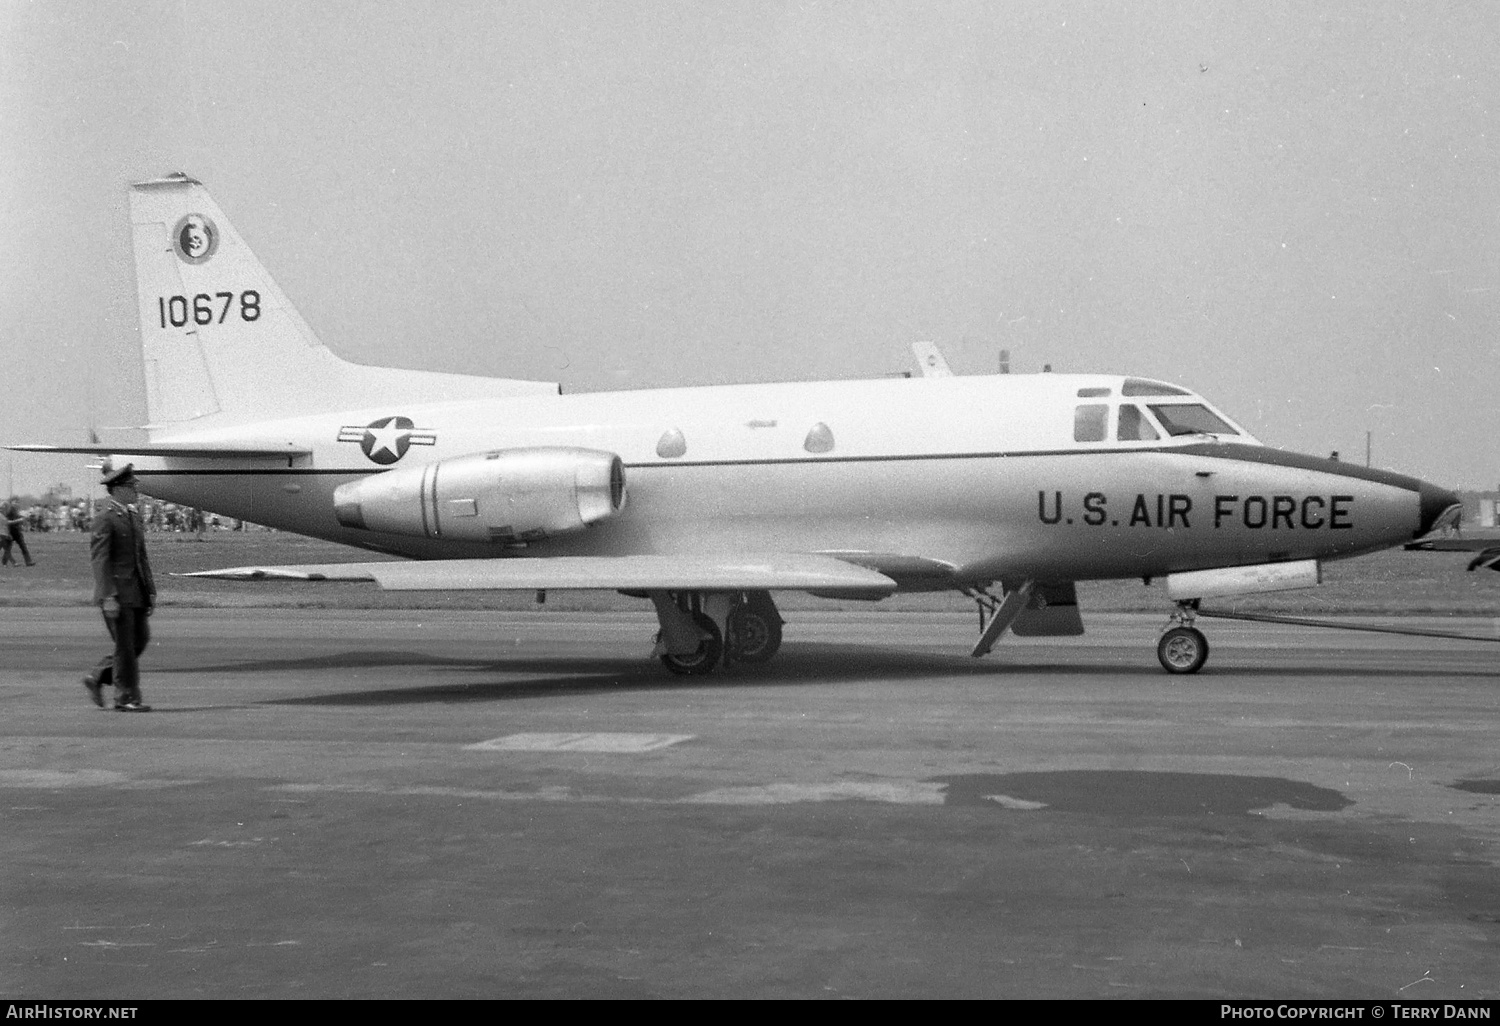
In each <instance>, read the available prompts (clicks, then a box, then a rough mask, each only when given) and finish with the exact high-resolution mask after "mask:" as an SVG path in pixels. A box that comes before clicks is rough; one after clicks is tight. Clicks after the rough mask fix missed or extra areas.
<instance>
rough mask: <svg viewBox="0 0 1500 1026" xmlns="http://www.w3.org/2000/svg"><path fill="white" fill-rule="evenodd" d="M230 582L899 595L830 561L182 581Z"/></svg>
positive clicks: (470, 567)
mask: <svg viewBox="0 0 1500 1026" xmlns="http://www.w3.org/2000/svg"><path fill="white" fill-rule="evenodd" d="M178 576H182V577H205V578H214V579H218V580H230V581H374V582H375V583H376V584H378V585H380V587H381V588H382V589H384V590H386V591H532V590H539V589H557V590H571V589H577V590H590V589H599V590H607V591H620V590H625V591H635V590H640V591H657V590H662V591H757V590H770V589H782V590H799V591H805V590H813V589H823V588H858V589H863V590H870V591H874V590H880V591H886V592H892V591H895V590H896V582H895V581H893V580H891V579H890V578H889V577H886V576H885V575H884V574H880V573H876V572H875V571H874V570H868V569H866V568H864V567H860V566H853V565H851V564H849V563H845V562H843V561H842V560H839V559H834V558H833V557H831V556H817V555H805V554H799V553H773V554H766V555H746V556H717V557H704V556H665V555H640V556H557V557H553V558H550V559H534V558H505V559H435V560H421V561H405V560H403V561H392V562H378V563H319V564H305V565H294V566H242V567H230V568H228V569H225V570H203V571H199V572H197V573H189V574H181V575H178Z"/></svg>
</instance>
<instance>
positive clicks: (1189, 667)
mask: <svg viewBox="0 0 1500 1026" xmlns="http://www.w3.org/2000/svg"><path fill="white" fill-rule="evenodd" d="M1197 613H1198V600H1197V599H1182V600H1181V601H1179V602H1178V603H1177V611H1176V612H1175V613H1173V614H1172V615H1171V617H1170V618H1169V619H1168V620H1167V625H1166V626H1165V627H1163V628H1162V635H1161V640H1160V641H1158V642H1157V643H1156V658H1157V659H1158V660H1160V661H1161V665H1162V669H1164V670H1166V671H1167V672H1168V673H1197V672H1198V671H1199V670H1201V669H1203V664H1204V663H1206V662H1208V639H1207V638H1206V637H1204V636H1203V632H1202V631H1200V630H1199V629H1198V628H1196V627H1194V626H1193V621H1194V619H1195V618H1196V617H1197Z"/></svg>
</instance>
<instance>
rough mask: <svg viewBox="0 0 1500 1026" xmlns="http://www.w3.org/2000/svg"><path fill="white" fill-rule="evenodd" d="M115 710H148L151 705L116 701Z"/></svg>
mask: <svg viewBox="0 0 1500 1026" xmlns="http://www.w3.org/2000/svg"><path fill="white" fill-rule="evenodd" d="M115 710H116V711H118V712H150V711H151V707H150V706H149V705H142V704H141V703H140V702H116V703H115Z"/></svg>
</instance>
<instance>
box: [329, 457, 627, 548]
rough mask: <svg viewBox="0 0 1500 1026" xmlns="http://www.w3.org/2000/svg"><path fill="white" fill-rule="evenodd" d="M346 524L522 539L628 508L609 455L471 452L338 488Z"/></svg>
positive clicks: (338, 510) (620, 469) (619, 472)
mask: <svg viewBox="0 0 1500 1026" xmlns="http://www.w3.org/2000/svg"><path fill="white" fill-rule="evenodd" d="M333 503H334V514H335V516H337V517H338V521H339V523H340V524H342V525H344V526H345V527H352V528H357V529H359V530H364V531H384V532H388V533H390V534H406V535H418V536H421V537H426V538H444V539H447V540H450V541H484V542H524V541H537V540H539V539H542V538H547V537H551V536H552V535H558V534H568V533H570V532H573V531H581V530H583V529H584V528H585V527H587V526H588V525H589V524H592V523H596V522H598V521H600V520H604V519H606V518H608V517H612V516H614V515H615V514H616V513H618V512H619V511H620V510H621V509H623V508H624V506H625V467H624V465H623V464H622V463H621V462H620V457H618V456H616V455H615V454H614V453H609V452H599V451H598V450H595V449H570V448H562V447H555V448H551V447H549V448H535V449H500V450H496V451H495V452H476V453H474V454H473V455H470V456H459V457H457V458H455V459H451V460H440V461H438V462H437V463H428V464H426V465H425V466H420V467H404V468H402V469H401V470H389V471H386V472H385V473H383V474H373V475H371V476H370V477H365V478H360V479H359V480H358V481H351V482H349V483H348V484H345V485H340V486H339V488H338V489H337V490H336V491H335V492H334V493H333Z"/></svg>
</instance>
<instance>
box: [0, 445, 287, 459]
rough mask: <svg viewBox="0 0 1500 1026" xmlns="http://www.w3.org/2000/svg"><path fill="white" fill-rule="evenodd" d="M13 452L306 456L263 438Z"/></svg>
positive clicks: (51, 447) (18, 448)
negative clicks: (257, 440)
mask: <svg viewBox="0 0 1500 1026" xmlns="http://www.w3.org/2000/svg"><path fill="white" fill-rule="evenodd" d="M6 448H7V449H13V450H15V451H16V452H79V453H87V454H91V455H94V456H177V457H180V458H184V459H197V460H248V459H259V458H265V457H285V456H307V455H310V454H311V453H312V450H311V449H309V448H307V447H306V446H303V445H293V444H291V443H290V442H287V443H286V444H284V445H271V444H267V443H265V442H135V443H129V442H126V443H122V444H120V445H7V446H6Z"/></svg>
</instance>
